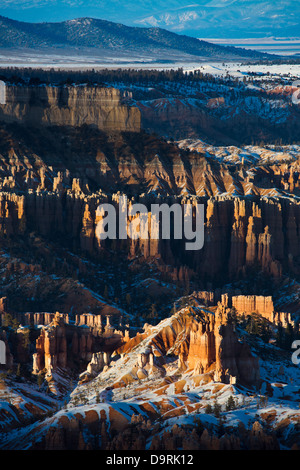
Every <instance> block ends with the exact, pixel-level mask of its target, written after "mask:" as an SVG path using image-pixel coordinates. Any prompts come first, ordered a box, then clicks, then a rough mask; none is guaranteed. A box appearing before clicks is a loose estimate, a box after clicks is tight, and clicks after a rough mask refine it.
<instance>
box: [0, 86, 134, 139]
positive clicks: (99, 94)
mask: <svg viewBox="0 0 300 470" xmlns="http://www.w3.org/2000/svg"><path fill="white" fill-rule="evenodd" d="M121 98H122V97H121V94H120V91H119V90H117V89H114V88H101V87H92V86H75V85H73V86H71V85H70V86H66V85H65V86H60V87H59V86H17V85H9V84H7V85H6V100H5V104H1V105H0V120H1V121H4V122H20V123H24V124H26V125H30V126H38V127H40V126H41V125H47V126H82V125H83V124H86V125H93V126H95V127H97V128H99V129H101V130H104V131H130V132H139V131H140V120H141V118H140V111H139V109H138V108H136V107H129V106H127V105H124V104H122V103H121Z"/></svg>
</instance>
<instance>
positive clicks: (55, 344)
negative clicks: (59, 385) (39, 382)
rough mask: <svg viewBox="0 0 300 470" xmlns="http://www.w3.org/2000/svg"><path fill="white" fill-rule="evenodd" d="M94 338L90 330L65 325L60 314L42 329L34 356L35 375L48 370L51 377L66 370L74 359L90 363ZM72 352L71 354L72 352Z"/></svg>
mask: <svg viewBox="0 0 300 470" xmlns="http://www.w3.org/2000/svg"><path fill="white" fill-rule="evenodd" d="M92 348H93V336H92V334H91V332H90V330H89V329H88V330H86V329H79V330H78V329H76V328H74V327H70V326H68V325H67V324H65V323H64V320H63V318H62V317H61V316H60V314H59V313H56V314H55V316H54V319H53V321H52V322H51V323H50V324H49V325H48V326H46V327H43V328H42V331H41V334H40V336H39V337H38V338H37V340H36V353H34V354H33V373H34V374H38V373H39V372H40V371H43V370H44V369H46V371H47V374H48V375H51V374H52V372H53V371H55V370H56V369H57V368H60V369H65V368H66V367H67V366H70V365H71V364H72V362H73V361H74V359H77V360H81V361H84V362H88V361H90V360H91V358H92ZM70 351H71V352H70Z"/></svg>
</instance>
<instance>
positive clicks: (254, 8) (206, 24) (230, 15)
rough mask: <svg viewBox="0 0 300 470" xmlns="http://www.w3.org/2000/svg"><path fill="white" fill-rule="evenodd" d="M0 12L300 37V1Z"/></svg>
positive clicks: (88, 5) (78, 2)
mask: <svg viewBox="0 0 300 470" xmlns="http://www.w3.org/2000/svg"><path fill="white" fill-rule="evenodd" d="M0 14H1V15H4V16H6V17H11V18H14V19H18V20H22V21H33V22H40V21H63V20H66V19H70V18H76V17H86V16H88V17H93V18H103V19H105V20H109V21H114V22H121V23H123V24H126V25H128V26H146V27H161V28H165V29H167V30H169V31H173V32H177V33H178V32H181V33H185V34H188V35H190V36H194V37H202V38H253V37H255V38H257V37H269V36H275V37H287V38H289V37H295V36H296V37H299V36H300V33H299V31H300V21H299V18H300V2H299V1H298V0H268V1H266V0H198V1H197V2H184V1H182V0H145V1H143V2H134V1H133V0H98V1H97V2H95V0H85V1H84V2H83V1H82V0H34V1H32V2H28V0H13V1H12V0H1V2H0Z"/></svg>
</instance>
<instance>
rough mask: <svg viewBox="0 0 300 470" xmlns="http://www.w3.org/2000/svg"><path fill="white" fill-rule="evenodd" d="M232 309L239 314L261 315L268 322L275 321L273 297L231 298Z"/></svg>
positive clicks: (241, 296) (246, 296)
mask: <svg viewBox="0 0 300 470" xmlns="http://www.w3.org/2000/svg"><path fill="white" fill-rule="evenodd" d="M231 304H232V307H234V308H235V310H236V312H237V313H238V314H244V315H251V314H253V313H259V314H260V315H261V316H263V317H264V318H267V320H269V321H271V322H273V321H274V313H275V309H274V305H273V299H272V297H270V296H269V297H264V296H262V295H238V296H232V298H231Z"/></svg>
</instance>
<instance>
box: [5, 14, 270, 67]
mask: <svg viewBox="0 0 300 470" xmlns="http://www.w3.org/2000/svg"><path fill="white" fill-rule="evenodd" d="M51 47H52V48H53V47H57V48H60V49H62V48H73V49H74V48H77V50H80V49H81V48H87V49H89V50H93V51H96V50H97V49H104V50H110V51H114V52H118V51H120V52H122V51H123V52H124V51H126V52H130V51H140V52H143V53H145V54H146V53H151V54H153V53H154V52H155V53H157V54H158V53H159V52H160V51H164V52H166V51H167V52H168V51H169V52H170V53H172V54H175V55H176V54H177V56H178V57H180V53H184V54H189V55H190V56H195V57H213V58H214V59H216V58H224V59H225V58H229V57H234V58H238V59H241V58H247V59H249V58H250V59H251V58H255V59H258V58H268V57H272V56H270V55H268V54H261V53H257V52H255V51H251V50H246V49H240V48H234V47H228V46H227V47H224V46H219V45H215V44H211V43H209V42H206V41H202V40H199V39H196V38H193V37H190V36H186V35H180V34H176V33H173V32H170V31H167V30H164V29H161V28H157V27H154V28H142V27H131V26H125V25H123V24H121V23H114V22H111V21H106V20H101V19H95V18H89V17H82V18H76V19H73V20H67V21H63V22H55V23H52V22H51V23H50V22H49V23H48V22H42V23H27V22H20V21H16V20H12V19H10V18H6V17H3V16H0V48H8V49H10V48H29V49H31V48H43V49H46V48H51Z"/></svg>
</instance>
